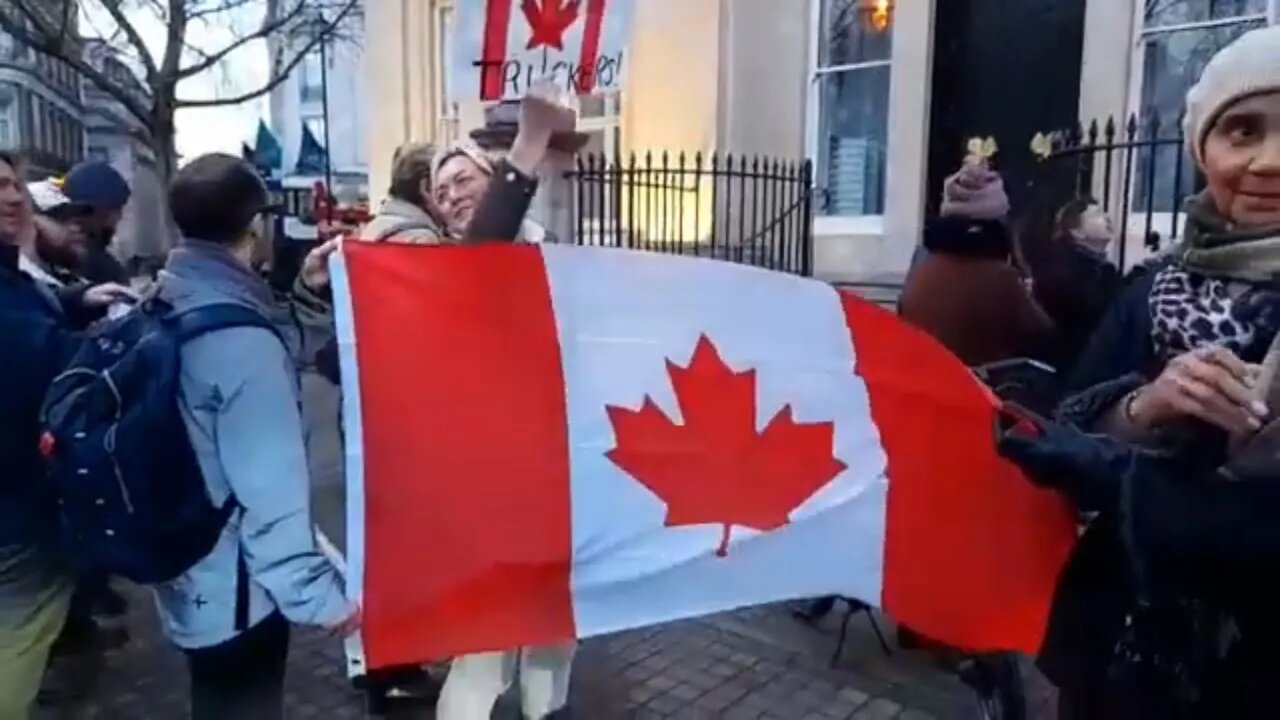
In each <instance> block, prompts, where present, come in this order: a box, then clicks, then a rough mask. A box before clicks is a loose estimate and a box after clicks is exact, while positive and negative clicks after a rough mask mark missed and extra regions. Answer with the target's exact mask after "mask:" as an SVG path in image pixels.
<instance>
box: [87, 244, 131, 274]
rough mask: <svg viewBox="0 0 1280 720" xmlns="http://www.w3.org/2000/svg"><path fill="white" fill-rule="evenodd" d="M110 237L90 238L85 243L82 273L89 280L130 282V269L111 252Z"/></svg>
mask: <svg viewBox="0 0 1280 720" xmlns="http://www.w3.org/2000/svg"><path fill="white" fill-rule="evenodd" d="M110 242H111V241H110V239H107V240H106V241H103V240H102V239H100V238H89V239H88V240H87V241H86V243H85V256H84V260H82V261H81V263H80V274H81V275H83V276H84V277H86V278H88V279H89V282H91V283H93V284H95V285H99V284H102V283H119V284H120V285H128V284H129V271H127V270H125V267H124V265H122V264H121V263H120V261H119V260H117V259H116V256H115V255H112V254H111V250H110V249H109V246H110Z"/></svg>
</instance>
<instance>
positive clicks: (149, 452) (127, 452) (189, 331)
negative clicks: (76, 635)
mask: <svg viewBox="0 0 1280 720" xmlns="http://www.w3.org/2000/svg"><path fill="white" fill-rule="evenodd" d="M241 326H252V327H261V328H265V329H268V330H271V332H273V333H277V337H278V336H279V335H278V331H277V330H276V328H275V327H274V326H273V325H272V324H271V323H270V322H269V321H268V320H267V319H266V318H265V317H263V316H262V315H261V314H260V313H258V312H255V311H254V310H252V309H250V308H247V307H244V306H241V305H235V304H230V303H228V304H218V305H210V306H206V307H202V308H197V309H194V310H190V311H186V312H182V313H176V312H174V310H173V308H172V306H170V305H169V304H168V303H165V302H163V301H162V300H160V299H159V298H153V299H149V300H146V301H145V302H144V303H142V304H141V305H140V306H139V307H137V308H135V309H134V310H132V311H130V312H129V313H127V314H125V315H123V316H121V317H119V318H117V319H114V320H108V321H105V322H103V323H100V324H98V325H96V326H94V327H93V328H92V329H91V330H90V331H89V334H88V336H87V337H86V338H85V341H84V343H83V345H82V346H81V349H80V350H79V352H78V353H77V354H76V356H75V358H74V359H73V360H72V361H71V364H70V365H69V366H68V367H67V369H66V370H65V371H64V372H63V373H62V374H61V375H59V376H58V377H57V378H56V379H55V380H54V381H53V384H52V385H51V386H50V388H49V391H48V394H47V395H46V396H45V402H44V410H43V413H42V418H43V428H44V434H43V435H42V437H41V440H40V445H41V451H42V453H43V455H44V457H45V458H46V460H47V466H48V469H49V472H50V478H51V480H52V482H53V486H54V489H55V491H56V493H57V497H58V504H59V511H60V514H61V518H62V528H63V531H64V537H65V539H66V540H67V542H68V544H69V548H68V549H69V551H70V552H71V553H72V554H73V557H74V558H75V559H76V560H77V562H78V563H79V564H80V566H81V567H83V568H84V569H87V570H93V571H98V572H102V573H106V574H109V575H118V576H121V577H124V578H127V579H129V580H132V581H134V582H136V583H140V584H154V583H162V582H167V581H169V580H172V579H174V578H176V577H178V576H179V575H181V574H182V573H183V572H185V571H187V570H189V569H190V568H191V567H192V566H194V565H195V564H196V563H197V562H199V561H200V560H202V559H204V558H205V557H206V556H208V554H209V553H210V552H212V550H213V548H214V545H215V544H216V543H217V541H218V537H219V535H220V534H221V533H222V531H223V528H224V527H225V526H226V524H227V521H228V520H229V519H230V517H231V514H232V513H233V512H234V511H235V510H236V508H237V507H238V505H237V503H236V501H235V499H234V498H232V499H229V500H228V501H227V502H226V503H225V504H224V505H223V506H221V507H218V506H217V505H215V504H214V503H213V501H212V500H211V499H210V498H209V493H208V490H207V489H206V486H205V482H204V476H203V474H202V473H201V471H200V466H199V463H198V462H197V460H196V455H195V451H194V450H193V449H192V446H191V441H190V439H189V438H188V437H187V430H186V423H185V422H184V421H183V418H182V415H181V412H180V411H179V404H178V402H179V401H178V395H179V389H180V388H179V365H180V354H179V352H180V350H181V349H182V345H183V344H184V343H186V342H189V341H191V340H194V339H195V338H198V337H200V336H201V335H204V334H206V333H210V332H213V331H215V330H222V329H226V328H232V327H241Z"/></svg>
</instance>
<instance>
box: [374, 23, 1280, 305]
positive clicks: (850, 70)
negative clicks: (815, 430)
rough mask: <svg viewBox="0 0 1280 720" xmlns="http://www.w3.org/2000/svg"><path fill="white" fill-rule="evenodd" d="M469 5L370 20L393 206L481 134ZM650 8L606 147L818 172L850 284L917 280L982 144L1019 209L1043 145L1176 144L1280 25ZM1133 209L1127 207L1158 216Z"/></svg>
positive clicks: (833, 246)
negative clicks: (462, 27)
mask: <svg viewBox="0 0 1280 720" xmlns="http://www.w3.org/2000/svg"><path fill="white" fill-rule="evenodd" d="M459 1H460V0H386V1H385V2H379V3H377V4H376V5H374V6H372V7H370V8H369V9H368V18H367V22H368V28H369V33H370V36H371V37H377V38H378V42H377V43H375V44H373V45H371V46H370V48H369V51H368V54H367V57H366V61H367V62H366V68H367V70H366V78H367V84H368V88H369V101H370V102H369V104H368V107H369V108H370V110H371V115H370V117H369V121H368V122H369V126H368V128H369V131H370V132H369V133H368V134H367V135H366V138H367V143H366V144H367V145H368V152H369V157H370V164H371V167H372V175H373V178H374V188H375V190H376V188H377V187H379V186H380V185H382V184H385V182H384V180H385V178H386V176H387V172H388V164H389V162H390V157H391V153H392V152H393V150H394V148H395V147H396V146H397V145H399V144H400V143H402V142H404V141H406V140H434V141H447V140H450V139H452V138H454V137H457V136H458V135H460V134H462V133H465V132H466V131H468V130H469V129H470V128H473V127H475V126H477V125H478V124H479V123H480V121H481V117H482V115H481V110H480V108H479V107H478V104H462V105H457V104H454V103H452V102H451V101H450V99H449V98H450V92H449V88H448V87H447V78H448V73H447V67H448V63H449V62H450V55H451V52H450V49H451V44H450V28H451V19H452V13H453V8H454V7H455V4H456V3H457V2H459ZM636 6H637V10H636V13H637V14H636V18H635V22H634V26H633V37H632V41H631V47H630V49H629V51H628V60H627V70H626V73H627V74H626V80H625V82H624V86H623V90H622V92H621V93H619V94H617V95H615V96H611V97H602V98H594V99H590V100H588V101H586V102H584V106H583V107H584V112H583V123H582V124H583V126H584V129H586V130H588V131H590V132H591V133H592V134H593V143H594V144H595V148H596V149H600V150H604V151H606V152H608V151H610V148H616V149H618V150H620V151H621V152H623V153H628V152H631V151H640V152H643V151H645V150H650V149H652V150H656V151H662V150H666V151H669V152H681V151H683V152H688V153H692V152H698V151H701V152H704V153H705V152H711V151H718V152H728V153H734V154H741V153H747V154H763V155H767V156H774V157H782V158H794V157H808V158H810V159H812V160H813V161H814V163H815V168H816V177H815V185H816V192H817V202H816V203H815V208H816V217H815V220H814V233H815V238H814V270H815V273H816V274H817V275H819V276H820V277H824V278H827V279H831V280H836V281H846V282H866V281H892V280H894V279H896V278H900V277H901V275H902V274H903V272H904V271H905V269H906V267H907V264H908V263H909V260H910V257H911V255H912V253H913V251H914V248H915V246H916V244H917V243H918V242H919V239H920V236H921V231H922V229H923V225H924V222H925V219H926V218H927V217H928V216H929V214H930V212H932V211H933V210H934V209H935V208H936V205H937V195H938V193H939V191H940V188H941V186H942V181H943V179H944V178H945V177H946V175H948V174H950V173H951V172H954V171H955V169H956V168H957V167H958V166H959V165H960V163H961V162H962V160H963V157H964V155H965V143H966V140H967V139H968V138H971V137H975V136H981V137H994V138H996V140H997V141H998V144H999V146H1000V148H1001V151H1000V153H999V154H998V155H997V157H996V163H997V166H998V167H999V168H1000V169H1001V170H1002V172H1004V173H1005V174H1006V179H1007V183H1008V185H1009V186H1010V192H1011V195H1013V196H1014V199H1015V202H1016V201H1018V200H1019V199H1021V198H1025V197H1026V196H1027V195H1028V194H1029V188H1030V187H1031V185H1032V184H1034V181H1035V176H1036V173H1037V172H1039V171H1040V170H1039V166H1038V165H1037V159H1036V157H1035V156H1034V154H1033V153H1032V152H1031V151H1030V149H1029V147H1030V144H1031V140H1032V138H1033V137H1034V136H1035V135H1036V134H1037V133H1048V132H1052V131H1059V130H1063V129H1067V128H1071V127H1074V126H1077V125H1078V124H1079V123H1083V124H1085V125H1086V126H1087V125H1088V123H1089V122H1090V121H1092V120H1094V119H1101V120H1103V121H1105V119H1106V118H1108V117H1112V116H1114V117H1115V118H1117V119H1118V121H1119V122H1120V124H1121V125H1123V124H1124V122H1125V118H1126V117H1128V116H1129V115H1130V114H1137V115H1140V116H1142V117H1144V118H1146V117H1155V118H1157V124H1159V125H1160V127H1162V128H1165V129H1166V130H1167V131H1169V132H1173V131H1174V128H1176V125H1177V122H1178V117H1179V115H1180V113H1181V102H1182V97H1183V95H1184V94H1185V91H1186V89H1187V88H1188V87H1189V86H1190V83H1191V82H1193V81H1194V79H1195V77H1196V75H1197V74H1198V73H1199V69H1200V68H1201V67H1202V66H1203V64H1204V63H1205V62H1206V61H1207V60H1208V58H1209V57H1210V56H1212V54H1213V53H1214V52H1215V51H1216V50H1217V49H1218V48H1219V47H1221V46H1222V45H1223V44H1225V43H1226V42H1229V41H1230V39H1232V38H1234V37H1235V36H1237V35H1238V34H1239V33H1241V32H1243V31H1245V30H1246V29H1248V28H1250V27H1255V26H1258V25H1264V24H1267V23H1275V22H1277V18H1278V15H1280V0H643V1H642V2H638V3H636ZM1180 152H1181V151H1180V149H1177V148H1176V147H1175V146H1173V145H1171V146H1169V147H1167V148H1165V149H1162V150H1161V151H1160V153H1161V154H1158V155H1156V156H1155V157H1154V160H1153V161H1152V162H1151V163H1148V165H1149V166H1151V167H1154V168H1155V169H1156V172H1154V173H1150V177H1152V178H1154V180H1153V181H1154V182H1166V183H1173V182H1179V183H1182V184H1185V185H1186V190H1188V191H1189V190H1190V189H1191V187H1192V183H1193V182H1194V173H1192V172H1187V173H1186V174H1185V177H1184V178H1183V179H1181V180H1178V181H1174V180H1170V179H1169V178H1171V177H1173V176H1174V175H1175V173H1172V172H1166V169H1167V168H1168V167H1172V166H1171V165H1170V163H1173V162H1174V161H1177V160H1179V158H1178V154H1179V153H1180ZM1139 182H1141V180H1140V179H1139ZM1114 185H1115V186H1116V189H1114V190H1113V191H1114V192H1119V190H1118V187H1119V186H1120V185H1121V183H1114ZM1108 187H1110V185H1108ZM1172 189H1173V188H1172V186H1171V187H1170V192H1169V196H1170V197H1172V196H1173V195H1174V194H1175V193H1173V192H1172ZM1131 206H1132V203H1131V202H1130V201H1129V199H1122V200H1121V201H1119V203H1118V204H1117V207H1124V208H1129V213H1128V214H1129V215H1137V214H1139V213H1138V210H1139V208H1136V207H1131ZM1148 209H1150V210H1154V211H1158V212H1169V211H1171V210H1172V208H1168V209H1166V208H1163V207H1160V208H1143V209H1142V210H1148ZM1126 226H1128V223H1126ZM1133 243H1137V244H1138V245H1140V244H1141V242H1140V239H1134V240H1131V241H1130V243H1129V244H1133ZM1136 256H1137V253H1136V252H1135V253H1131V254H1130V256H1129V257H1130V258H1134V257H1136Z"/></svg>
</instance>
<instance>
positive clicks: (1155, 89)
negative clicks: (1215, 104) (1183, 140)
mask: <svg viewBox="0 0 1280 720" xmlns="http://www.w3.org/2000/svg"><path fill="white" fill-rule="evenodd" d="M1268 4H1269V2H1268V0H1143V2H1141V3H1139V5H1140V7H1139V9H1138V11H1139V12H1140V13H1141V17H1140V19H1139V21H1140V25H1139V27H1140V28H1141V29H1140V30H1139V37H1138V42H1137V46H1136V52H1137V53H1138V55H1137V57H1136V58H1135V64H1134V66H1135V72H1137V73H1139V75H1138V78H1137V82H1136V83H1135V84H1136V85H1137V87H1138V91H1137V98H1136V112H1137V114H1138V117H1139V118H1140V119H1141V120H1142V126H1141V127H1142V129H1141V133H1140V135H1141V137H1142V138H1147V137H1149V136H1150V133H1151V130H1152V128H1153V127H1154V128H1155V133H1156V135H1155V136H1156V137H1158V138H1173V137H1176V136H1177V133H1178V123H1180V122H1181V119H1182V115H1183V109H1184V107H1185V104H1186V96H1187V91H1188V90H1190V89H1191V86H1192V85H1194V84H1195V81H1196V79H1197V78H1199V77H1200V73H1201V71H1203V70H1204V66H1205V65H1206V64H1207V63H1208V62H1209V59H1210V58H1212V57H1213V56H1214V54H1215V53H1217V52H1218V51H1219V50H1221V49H1222V48H1223V47H1225V46H1226V45H1228V44H1229V43H1230V42H1231V41H1232V40H1235V39H1236V38H1238V37H1240V36H1241V35H1243V34H1244V33H1245V32H1248V31H1249V30H1252V29H1254V28H1257V27H1262V26H1264V25H1266V24H1267V20H1268V10H1269V8H1268ZM1270 10H1271V11H1272V12H1274V11H1275V8H1274V7H1273V8H1270ZM1152 152H1153V151H1152V150H1151V149H1149V148H1141V149H1140V150H1139V151H1138V153H1137V156H1138V157H1137V163H1136V164H1135V165H1134V167H1135V168H1140V169H1141V171H1140V172H1137V173H1135V174H1136V175H1137V177H1136V178H1135V184H1134V197H1133V202H1132V207H1133V210H1134V211H1135V212H1146V211H1147V210H1152V211H1154V212H1173V211H1174V209H1175V208H1176V207H1177V206H1178V204H1179V203H1181V201H1182V198H1184V197H1186V196H1187V195H1190V194H1192V193H1194V192H1195V190H1196V173H1195V171H1194V168H1195V165H1194V164H1193V163H1192V161H1191V158H1190V157H1189V156H1188V155H1187V154H1186V150H1185V149H1184V148H1183V147H1182V146H1179V145H1177V144H1173V143H1167V144H1164V145H1162V146H1160V147H1158V148H1157V149H1155V150H1154V152H1155V167H1154V170H1155V172H1154V173H1152V172H1150V169H1151V162H1152V159H1151V153H1152ZM1180 156H1181V157H1180ZM1179 163H1181V168H1179ZM1179 170H1181V171H1180V172H1179Z"/></svg>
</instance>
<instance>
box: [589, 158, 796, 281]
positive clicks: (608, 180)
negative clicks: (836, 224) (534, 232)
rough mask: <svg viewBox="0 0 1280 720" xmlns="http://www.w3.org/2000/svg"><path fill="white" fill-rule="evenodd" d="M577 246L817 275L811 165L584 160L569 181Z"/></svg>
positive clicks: (703, 160)
mask: <svg viewBox="0 0 1280 720" xmlns="http://www.w3.org/2000/svg"><path fill="white" fill-rule="evenodd" d="M569 179H570V181H571V182H572V183H573V188H574V189H573V193H574V200H575V223H576V227H575V231H576V235H577V238H576V241H577V243H578V244H580V245H602V246H607V247H619V248H631V249H638V250H650V251H655V252H666V253H675V254H681V255H696V256H701V257H713V258H719V259H721V260H729V261H733V262H738V263H744V264H748V265H754V266H758V267H764V268H769V269H773V270H781V271H784V272H790V273H796V274H799V275H810V274H812V270H813V164H812V163H811V162H809V161H807V160H804V161H794V162H793V161H780V160H777V159H771V158H764V157H746V156H734V155H723V156H722V155H718V154H711V155H703V154H702V153H696V154H693V155H688V154H685V153H679V154H671V153H667V152H664V153H662V154H661V155H654V154H653V153H645V154H644V155H643V156H639V155H635V154H632V155H630V156H629V157H628V158H627V159H626V160H624V161H621V162H618V161H613V160H609V159H607V158H606V157H604V156H601V155H594V154H589V155H585V156H580V157H579V158H578V160H577V164H576V167H575V169H574V170H573V171H571V172H570V173H569Z"/></svg>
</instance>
